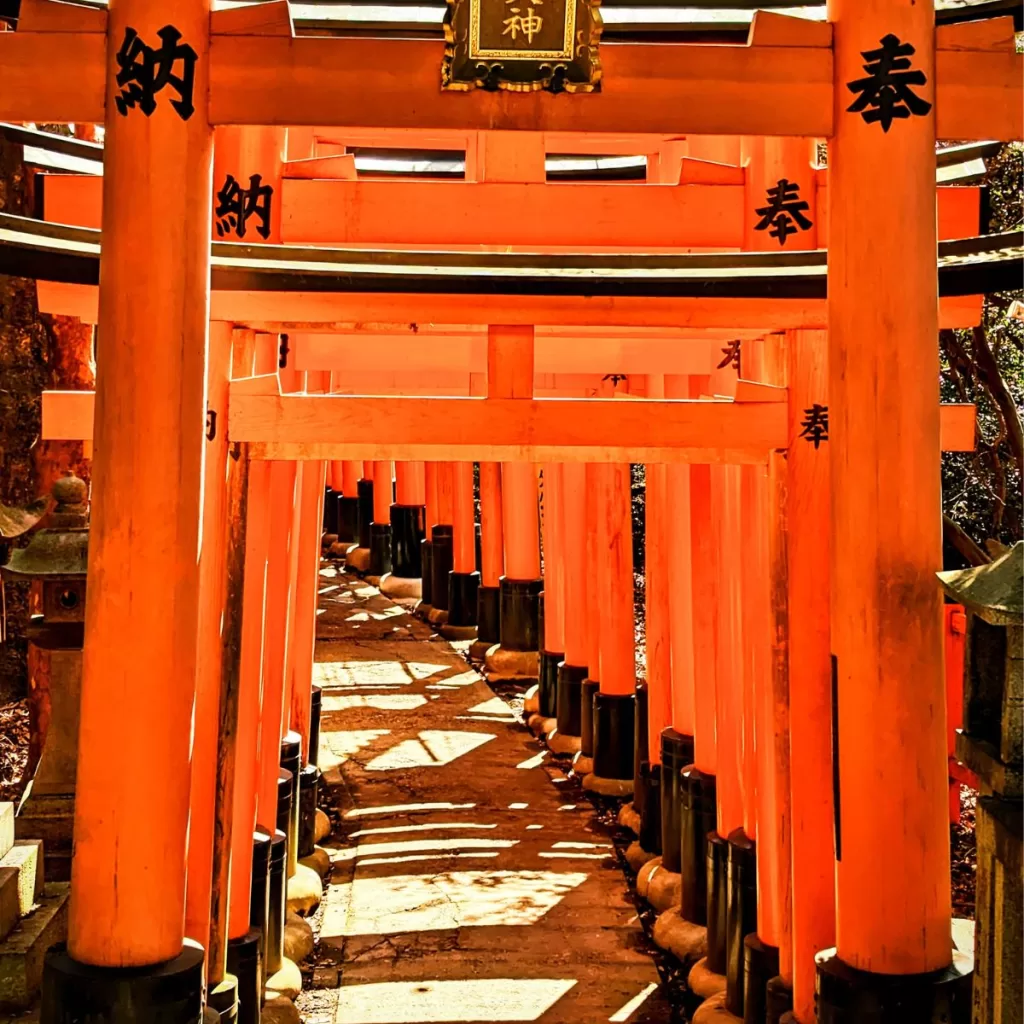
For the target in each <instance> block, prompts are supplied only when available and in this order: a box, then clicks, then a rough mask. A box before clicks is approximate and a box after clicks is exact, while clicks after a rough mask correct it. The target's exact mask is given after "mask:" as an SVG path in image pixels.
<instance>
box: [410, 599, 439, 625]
mask: <svg viewBox="0 0 1024 1024" xmlns="http://www.w3.org/2000/svg"><path fill="white" fill-rule="evenodd" d="M433 610H434V606H433V605H432V604H427V602H426V601H420V603H419V604H418V605H416V607H415V608H413V610H412V613H413V615H415V616H416V618H418V619H422V620H423V621H424V622H429V621H430V613H431V612H432V611H433Z"/></svg>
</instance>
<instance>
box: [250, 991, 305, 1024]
mask: <svg viewBox="0 0 1024 1024" xmlns="http://www.w3.org/2000/svg"><path fill="white" fill-rule="evenodd" d="M260 1024H302V1018H301V1017H300V1016H299V1011H298V1010H296V1009H295V1004H294V1003H293V1002H292V1001H291V1000H290V999H288V998H287V997H286V996H275V997H274V998H273V999H268V1000H267V1001H266V1002H265V1003H264V1004H263V1009H262V1010H261V1011H260Z"/></svg>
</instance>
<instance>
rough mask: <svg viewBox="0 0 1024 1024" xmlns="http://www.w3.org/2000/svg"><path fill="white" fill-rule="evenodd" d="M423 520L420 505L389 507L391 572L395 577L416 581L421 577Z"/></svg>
mask: <svg viewBox="0 0 1024 1024" xmlns="http://www.w3.org/2000/svg"><path fill="white" fill-rule="evenodd" d="M425 520H426V511H425V510H424V508H423V506H422V505H392V506H391V572H392V573H394V575H395V576H400V577H401V578H402V579H408V580H418V579H419V578H420V576H421V575H422V573H423V564H422V545H423V538H424V534H425V532H426V528H425V526H424V523H425Z"/></svg>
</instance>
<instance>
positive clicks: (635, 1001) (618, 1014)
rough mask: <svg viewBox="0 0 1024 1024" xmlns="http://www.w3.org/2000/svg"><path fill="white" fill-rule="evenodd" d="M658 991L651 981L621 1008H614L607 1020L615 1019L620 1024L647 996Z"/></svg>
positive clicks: (627, 1018)
mask: <svg viewBox="0 0 1024 1024" xmlns="http://www.w3.org/2000/svg"><path fill="white" fill-rule="evenodd" d="M657 991H658V986H657V985H656V984H655V983H654V982H653V981H652V982H651V983H650V985H648V986H647V987H646V988H645V989H642V990H641V991H640V992H637V994H636V995H635V996H633V998H632V999H630V1001H629V1002H628V1003H626V1005H625V1006H623V1007H622V1009H621V1010H616V1011H615V1012H614V1013H613V1014H612V1015H611V1016H610V1017H609V1018H608V1020H609V1021H615V1022H617V1024H621V1022H622V1021H627V1020H629V1018H630V1017H632V1016H633V1014H634V1013H636V1011H637V1010H639V1009H640V1007H641V1006H643V1004H644V1003H645V1002H646V1001H647V1000H648V998H649V997H650V996H651V995H653V994H654V993H655V992H657Z"/></svg>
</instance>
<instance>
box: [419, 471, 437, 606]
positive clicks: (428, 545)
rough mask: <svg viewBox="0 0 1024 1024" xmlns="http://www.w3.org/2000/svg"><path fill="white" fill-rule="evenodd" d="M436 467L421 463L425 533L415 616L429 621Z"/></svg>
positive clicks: (432, 571)
mask: <svg viewBox="0 0 1024 1024" xmlns="http://www.w3.org/2000/svg"><path fill="white" fill-rule="evenodd" d="M437 467H438V463H436V462H424V463H423V516H424V520H423V521H424V524H425V527H426V533H425V535H424V537H423V543H422V544H421V545H420V572H421V577H420V579H421V586H420V602H419V604H417V605H416V614H417V615H418V616H420V617H421V618H422V619H425V620H429V618H430V613H431V612H432V611H433V610H434V539H433V538H434V523H436V522H437Z"/></svg>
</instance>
